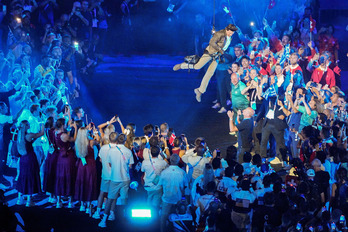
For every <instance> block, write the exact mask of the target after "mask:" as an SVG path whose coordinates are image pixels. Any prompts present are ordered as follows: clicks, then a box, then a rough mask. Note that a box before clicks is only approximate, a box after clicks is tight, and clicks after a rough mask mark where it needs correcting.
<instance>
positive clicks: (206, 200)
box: [195, 194, 215, 215]
mask: <svg viewBox="0 0 348 232" xmlns="http://www.w3.org/2000/svg"><path fill="white" fill-rule="evenodd" d="M214 199H215V195H208V194H206V195H203V196H200V197H199V198H198V201H197V205H195V206H196V207H198V208H199V211H200V214H201V215H202V214H203V213H204V212H205V211H206V210H207V209H208V208H209V204H210V202H212V201H214Z"/></svg>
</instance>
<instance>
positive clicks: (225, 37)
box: [173, 24, 238, 102]
mask: <svg viewBox="0 0 348 232" xmlns="http://www.w3.org/2000/svg"><path fill="white" fill-rule="evenodd" d="M237 30H238V29H237V27H236V26H235V25H233V24H229V25H228V26H227V27H226V28H225V29H223V30H220V31H217V32H215V34H214V36H213V37H212V38H211V39H210V41H209V45H208V47H207V48H206V49H205V51H204V53H203V56H202V57H201V58H200V60H199V61H198V63H197V64H188V63H185V62H184V63H181V64H177V65H175V66H174V67H173V70H174V71H178V70H179V69H196V70H198V69H201V68H202V67H203V66H204V65H206V64H207V63H208V62H209V61H211V60H213V61H212V62H211V64H210V65H209V67H208V69H207V72H206V73H205V75H204V77H203V79H202V82H201V85H200V87H199V88H197V89H195V90H194V92H195V94H196V100H197V101H198V102H201V97H202V94H203V93H205V91H206V89H207V86H208V84H209V81H210V78H211V77H212V76H213V75H214V72H215V70H216V67H217V65H218V62H219V61H218V59H217V58H218V57H219V56H221V55H223V54H224V52H225V51H226V50H227V48H228V47H229V46H230V43H231V40H232V35H233V34H234V32H235V31H237Z"/></svg>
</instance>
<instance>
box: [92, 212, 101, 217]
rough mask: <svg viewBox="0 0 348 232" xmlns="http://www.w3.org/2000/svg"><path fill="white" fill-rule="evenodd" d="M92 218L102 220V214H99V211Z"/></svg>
mask: <svg viewBox="0 0 348 232" xmlns="http://www.w3.org/2000/svg"><path fill="white" fill-rule="evenodd" d="M92 218H94V219H100V213H98V211H95V212H94V214H93V216H92Z"/></svg>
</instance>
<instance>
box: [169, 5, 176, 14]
mask: <svg viewBox="0 0 348 232" xmlns="http://www.w3.org/2000/svg"><path fill="white" fill-rule="evenodd" d="M174 7H175V5H174V4H169V6H168V8H167V11H168V12H169V13H173V11H174Z"/></svg>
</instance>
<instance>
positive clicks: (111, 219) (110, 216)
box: [108, 212, 115, 221]
mask: <svg viewBox="0 0 348 232" xmlns="http://www.w3.org/2000/svg"><path fill="white" fill-rule="evenodd" d="M114 220H115V214H114V213H111V212H110V215H109V217H108V221H114Z"/></svg>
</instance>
